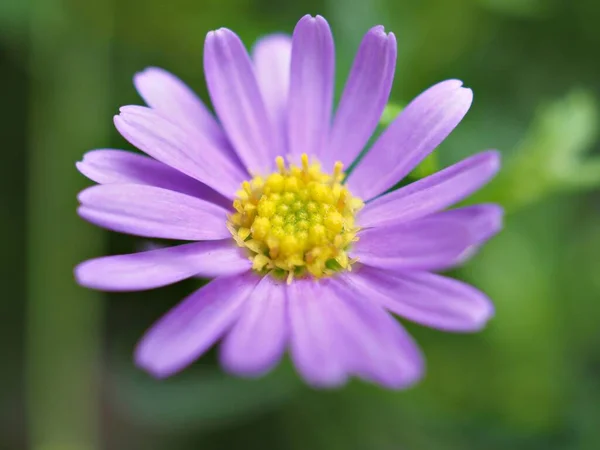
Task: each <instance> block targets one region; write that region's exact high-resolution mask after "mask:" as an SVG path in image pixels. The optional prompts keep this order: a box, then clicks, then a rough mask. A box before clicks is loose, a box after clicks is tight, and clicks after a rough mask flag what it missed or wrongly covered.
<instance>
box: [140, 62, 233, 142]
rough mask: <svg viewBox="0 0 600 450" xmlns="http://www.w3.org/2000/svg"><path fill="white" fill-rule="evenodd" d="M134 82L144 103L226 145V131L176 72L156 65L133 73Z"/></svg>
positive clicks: (186, 126)
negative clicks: (170, 71) (174, 73)
mask: <svg viewBox="0 0 600 450" xmlns="http://www.w3.org/2000/svg"><path fill="white" fill-rule="evenodd" d="M133 82H134V84H135V87H136V89H137V91H138V92H139V94H140V96H141V97H142V98H143V99H144V101H145V102H146V104H147V105H148V106H150V107H151V108H153V109H156V110H157V111H160V112H162V113H164V115H165V116H167V117H169V118H170V119H171V120H172V121H173V122H175V123H177V124H178V125H179V126H181V127H182V128H187V129H189V130H194V131H197V132H199V133H200V134H202V135H204V136H206V137H207V138H208V139H209V140H211V141H212V142H213V143H214V144H215V145H218V146H223V147H227V145H228V144H227V138H226V136H225V133H224V132H223V130H222V129H221V127H220V126H219V124H218V123H217V121H216V120H215V118H214V117H213V115H212V114H211V113H210V111H209V110H208V109H207V108H206V106H205V105H204V103H202V100H200V99H199V98H198V96H197V95H196V94H195V93H194V91H192V90H191V89H190V88H189V87H188V86H187V85H186V84H185V83H184V82H183V81H181V80H180V79H179V78H177V77H176V76H175V75H173V74H171V73H169V72H167V71H166V70H163V69H160V68H158V67H148V68H147V69H145V70H144V71H142V72H139V73H137V74H135V77H134V78H133Z"/></svg>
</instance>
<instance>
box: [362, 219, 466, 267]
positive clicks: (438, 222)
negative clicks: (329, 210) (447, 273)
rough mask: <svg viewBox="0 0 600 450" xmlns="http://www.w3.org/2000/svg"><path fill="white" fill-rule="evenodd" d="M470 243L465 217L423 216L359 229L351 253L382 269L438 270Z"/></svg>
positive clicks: (453, 259) (364, 262)
mask: <svg viewBox="0 0 600 450" xmlns="http://www.w3.org/2000/svg"><path fill="white" fill-rule="evenodd" d="M472 244H473V241H472V239H471V234H470V230H469V227H468V225H467V223H465V221H464V220H452V219H447V218H443V217H442V218H436V217H426V218H424V219H420V220H415V221H411V222H407V223H398V224H394V225H391V226H387V227H377V228H370V229H367V230H364V231H361V232H360V233H359V241H358V242H357V243H356V244H355V245H354V248H353V249H352V250H351V252H350V256H352V257H353V258H358V260H359V261H360V262H361V263H363V264H366V265H369V266H373V267H378V268H383V269H392V270H399V269H404V270H437V269H439V268H445V267H448V265H449V264H452V263H453V262H455V261H456V260H457V258H458V257H459V256H460V255H462V253H463V252H464V251H465V250H467V249H468V248H469V246H470V245H472Z"/></svg>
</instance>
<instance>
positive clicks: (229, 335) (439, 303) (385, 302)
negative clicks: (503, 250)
mask: <svg viewBox="0 0 600 450" xmlns="http://www.w3.org/2000/svg"><path fill="white" fill-rule="evenodd" d="M334 61H335V57H334V43H333V37H332V34H331V30H330V28H329V25H328V24H327V21H326V20H325V19H324V18H323V17H320V16H316V17H311V16H305V17H303V18H302V19H301V20H300V21H299V22H298V24H297V26H296V28H295V29H294V32H293V35H292V36H291V37H290V36H286V35H271V36H267V37H264V38H263V39H261V40H259V41H258V42H257V43H256V44H255V46H254V48H253V49H252V53H251V55H250V56H249V55H248V53H247V51H246V49H245V48H244V45H243V43H242V42H241V41H240V39H239V38H238V36H237V35H236V34H235V33H233V32H232V31H230V30H228V29H225V28H221V29H219V30H216V31H212V32H210V33H208V35H207V37H206V41H205V45H204V73H205V76H206V82H207V85H208V91H209V94H210V97H211V99H212V104H213V106H214V109H215V111H216V116H217V117H216V118H215V117H213V115H212V114H211V113H210V112H209V111H208V109H207V108H206V106H205V105H204V104H203V103H202V102H201V101H200V99H199V98H198V97H197V96H196V95H194V93H193V92H192V91H191V90H190V89H189V88H188V87H187V86H186V85H185V84H184V83H183V82H182V81H180V80H179V79H178V78H176V77H175V76H173V75H171V74H170V73H168V72H166V71H164V70H162V69H157V68H149V69H146V70H144V71H143V72H141V73H138V74H137V75H136V76H135V79H134V82H135V86H136V88H137V90H138V92H139V93H140V95H141V97H142V98H143V99H144V101H145V102H146V104H147V105H148V106H147V107H144V106H125V107H123V108H121V110H120V114H119V115H118V116H116V117H115V125H116V127H117V129H118V131H119V132H120V133H121V134H122V135H123V137H124V138H125V139H127V140H128V141H129V142H130V143H131V144H132V145H134V146H135V147H137V148H139V149H140V150H142V151H143V152H144V153H145V154H146V155H148V156H142V155H139V154H135V153H130V152H127V151H122V150H108V149H107V150H94V151H91V152H89V153H87V154H86V155H85V156H84V158H83V161H81V162H79V163H78V164H77V167H78V169H79V170H80V171H81V172H82V173H83V174H84V175H86V176H87V177H89V178H90V179H91V180H93V181H95V182H97V183H99V184H98V185H96V186H93V187H90V188H88V189H85V190H84V191H83V192H81V193H80V195H79V201H80V203H81V205H80V207H79V210H78V212H79V214H80V215H81V217H83V218H84V219H86V220H88V221H90V222H92V223H94V224H96V225H99V226H102V227H104V228H108V229H110V230H114V231H117V232H121V233H129V234H132V235H136V236H142V237H147V238H162V239H175V240H184V241H192V242H190V243H186V244H182V245H175V246H171V247H166V248H159V249H154V250H150V251H143V252H139V253H134V254H128V255H119V256H107V257H102V258H98V259H93V260H90V261H86V262H84V263H82V264H80V265H79V266H78V267H77V268H76V270H75V275H76V279H77V281H78V282H79V283H80V284H82V285H83V286H87V287H89V288H93V289H101V290H106V291H135V290H144V289H152V288H157V287H160V286H165V285H168V284H172V283H175V282H178V281H180V280H183V279H186V278H190V277H194V276H201V277H205V278H214V279H213V280H212V281H211V282H209V283H208V284H206V285H205V286H203V287H202V288H201V289H199V290H197V291H196V292H194V293H193V294H191V295H190V296H189V297H187V298H186V299H184V300H183V301H182V302H181V303H179V304H178V305H177V306H175V307H174V308H173V309H172V310H171V311H169V312H168V313H167V314H166V315H165V316H163V317H162V318H161V319H160V320H159V321H158V322H157V323H156V324H155V325H154V326H152V327H151V328H150V329H149V331H148V332H147V333H146V335H145V336H144V337H143V338H142V340H141V341H140V343H139V345H138V347H137V349H136V352H135V360H136V363H137V364H138V365H139V366H140V367H142V368H144V369H145V370H147V371H148V372H150V373H151V374H153V375H154V376H156V377H167V376H169V375H172V374H174V373H176V372H178V371H179V370H181V369H183V368H184V367H185V366H187V365H189V364H190V363H191V362H193V361H194V360H196V359H197V358H198V357H200V356H201V355H202V354H203V353H204V352H206V351H207V350H208V349H209V348H210V347H211V346H213V345H214V344H215V342H217V341H218V340H221V339H222V341H223V342H222V344H221V347H220V358H221V362H222V365H223V366H224V368H225V369H226V370H227V371H229V372H231V373H234V374H238V375H241V376H259V375H262V374H264V373H266V372H267V371H269V370H270V369H271V368H272V367H273V366H275V365H276V364H277V362H278V361H279V360H280V358H281V357H282V355H283V354H284V353H285V351H286V350H289V353H290V355H291V359H292V361H293V363H294V365H295V367H296V368H297V371H298V372H299V374H300V375H301V376H302V377H303V378H304V379H305V380H306V381H307V382H308V383H309V384H311V385H313V386H318V387H332V386H339V385H341V384H343V383H344V382H345V381H346V380H347V379H348V378H349V377H351V376H356V377H360V378H362V379H365V380H369V381H371V382H375V383H378V384H380V385H382V386H386V387H389V388H394V389H398V388H404V387H407V386H409V385H411V384H412V383H414V382H415V381H416V380H418V379H419V378H420V377H421V376H422V374H423V371H424V367H423V358H422V356H421V353H420V351H419V349H418V347H417V346H416V345H415V343H414V342H413V340H412V339H411V337H410V336H409V335H408V334H407V332H406V331H404V329H403V328H402V326H401V325H400V324H399V323H398V322H397V320H396V319H395V318H394V317H393V316H392V315H391V314H390V313H394V314H397V315H399V316H401V317H403V318H405V319H408V320H411V321H414V322H417V323H419V324H423V325H426V326H429V327H434V328H438V329H442V330H446V331H453V332H469V331H475V330H479V329H481V328H482V327H483V326H484V324H485V323H486V321H487V320H488V319H489V318H490V317H491V316H492V314H493V307H492V304H491V303H490V301H489V300H488V299H487V298H486V296H485V295H484V294H482V293H481V292H479V291H477V290H476V289H474V288H473V287H470V286H469V285H466V284H464V283H462V282H459V281H456V280H453V279H450V278H445V277H443V276H440V275H436V274H434V273H433V272H434V271H440V270H443V269H447V268H449V267H452V266H454V265H456V264H457V263H459V262H460V261H462V260H463V259H464V258H465V255H468V254H470V253H472V252H473V250H474V249H476V248H477V247H478V246H480V245H481V244H482V243H483V242H484V241H485V240H487V239H488V238H490V237H491V236H492V235H494V234H495V233H496V232H498V230H499V229H500V227H501V219H502V210H501V209H500V208H499V207H498V206H496V205H477V206H470V207H463V208H457V209H450V210H448V209H447V208H448V207H450V206H452V205H453V204H454V203H456V202H458V201H460V200H462V199H464V198H465V197H466V196H468V195H469V194H471V193H472V192H473V191H475V190H477V189H479V188H480V187H481V186H482V185H483V184H485V183H486V182H487V181H489V179H490V178H491V177H492V176H493V175H494V174H495V173H496V171H497V170H498V167H499V158H498V154H497V153H496V152H495V151H486V152H482V153H479V154H477V155H475V156H472V157H470V158H467V159H465V160H463V161H462V162H459V163H458V164H455V165H453V166H450V167H448V168H446V169H444V170H442V171H440V172H438V173H436V174H434V175H431V176H429V177H427V178H424V179H421V180H419V181H416V182H414V183H412V184H409V185H407V186H405V187H402V188H400V189H398V190H395V191H392V192H389V193H388V192H387V191H388V190H389V189H390V188H392V187H393V186H394V184H395V183H397V182H398V180H400V179H402V178H403V177H405V176H406V175H407V174H408V173H409V172H410V171H411V170H412V169H413V168H414V167H415V166H416V165H417V164H418V163H419V162H420V161H421V160H422V159H423V158H425V157H426V156H427V155H428V154H429V153H430V152H432V151H433V150H434V149H435V148H436V147H437V146H438V145H439V144H440V143H441V142H442V141H443V140H444V139H445V138H446V137H447V136H448V134H449V133H450V132H451V131H452V130H453V129H454V127H456V126H457V125H458V123H459V122H460V121H461V119H462V118H463V116H464V115H465V114H466V112H467V110H468V109H469V107H470V105H471V101H472V95H473V94H472V92H471V90H470V89H467V88H465V87H463V86H462V82H461V81H458V80H448V81H443V82H441V83H439V84H436V85H435V86H433V87H431V88H429V89H427V90H426V91H425V92H423V93H422V94H420V95H419V96H418V97H417V98H415V99H414V100H413V101H412V102H411V103H410V104H409V105H408V106H407V107H406V108H405V109H404V110H403V111H402V112H401V113H400V114H399V116H398V117H397V118H396V119H395V120H394V121H393V123H391V125H390V126H389V127H388V128H387V129H386V130H385V131H384V132H383V133H382V134H381V136H379V138H378V139H377V140H376V142H375V143H374V144H373V145H372V147H371V148H370V150H369V151H368V153H367V154H366V155H365V156H364V157H363V158H362V159H361V160H360V163H359V164H358V165H357V166H356V167H355V168H354V169H353V170H352V171H351V172H350V173H346V172H345V171H344V170H345V168H347V167H349V166H350V165H351V164H352V162H353V161H354V160H355V159H356V158H357V157H358V155H359V154H360V153H361V151H362V150H363V148H364V147H365V146H366V145H367V142H368V141H369V139H370V138H371V135H372V134H373V132H374V131H375V129H376V127H377V124H378V121H379V119H380V117H381V114H382V111H383V109H384V107H385V105H386V103H387V101H388V97H389V94H390V89H391V86H392V80H393V78H394V70H395V65H396V39H395V37H394V35H393V34H392V33H386V32H385V31H384V29H383V27H381V26H376V27H374V28H372V29H371V30H369V31H368V32H367V34H366V35H365V36H364V38H363V40H362V42H361V44H360V47H359V49H358V53H357V55H356V58H355V60H354V63H353V66H352V69H351V71H350V75H349V77H348V79H347V82H346V84H345V87H344V90H343V94H342V97H341V100H340V102H339V105H338V106H337V108H336V110H335V113H334V112H333V92H334V66H335V64H334Z"/></svg>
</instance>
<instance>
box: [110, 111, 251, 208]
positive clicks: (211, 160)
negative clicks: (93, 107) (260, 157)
mask: <svg viewBox="0 0 600 450" xmlns="http://www.w3.org/2000/svg"><path fill="white" fill-rule="evenodd" d="M115 126H116V127H117V129H118V130H119V132H120V133H121V134H122V135H123V137H124V138H125V139H127V140H128V141H129V142H130V143H131V144H133V145H134V146H136V147H137V148H139V149H140V150H142V151H144V152H145V153H147V154H148V155H150V156H152V157H153V158H155V159H157V160H159V161H161V162H163V163H165V164H167V165H169V166H171V167H173V168H174V169H177V170H178V171H180V172H183V173H184V174H186V175H188V176H190V177H192V178H195V179H197V180H199V181H201V182H203V183H205V184H207V185H208V186H210V187H211V188H213V189H214V190H216V191H218V192H220V193H221V194H223V195H224V196H226V197H227V198H233V197H234V196H235V192H236V190H237V189H239V187H240V185H241V183H242V182H243V181H244V180H245V179H246V178H247V174H246V173H245V172H244V171H243V170H242V169H240V167H239V166H238V165H237V164H235V163H234V162H232V161H231V159H230V158H229V157H228V156H227V155H225V153H223V151H222V149H220V148H219V147H217V146H216V145H214V143H212V142H210V141H209V140H208V139H206V138H204V137H202V136H201V135H199V134H198V133H191V132H189V131H186V130H185V129H184V128H181V127H180V126H178V125H177V124H175V123H173V122H172V121H171V120H170V119H168V118H166V117H164V116H163V115H162V114H161V113H160V112H158V111H155V110H153V109H150V108H146V107H144V106H125V107H123V108H121V114H120V115H118V116H115Z"/></svg>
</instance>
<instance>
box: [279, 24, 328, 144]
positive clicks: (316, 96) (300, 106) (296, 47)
mask: <svg viewBox="0 0 600 450" xmlns="http://www.w3.org/2000/svg"><path fill="white" fill-rule="evenodd" d="M291 65H292V68H291V80H290V99H289V112H288V145H289V151H290V154H291V155H292V156H299V155H301V154H302V153H306V154H308V155H309V156H319V155H320V154H321V152H322V150H323V149H324V147H325V144H326V139H327V137H328V133H329V124H330V121H331V108H332V102H333V84H334V70H335V54H334V45H333V36H332V35H331V30H330V29H329V24H328V23H327V21H326V20H325V19H324V18H323V17H321V16H317V17H315V18H313V17H311V16H309V15H306V16H304V17H303V18H302V19H300V21H299V22H298V24H297V25H296V28H295V30H294V34H293V37H292V62H291Z"/></svg>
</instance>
